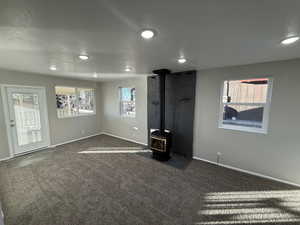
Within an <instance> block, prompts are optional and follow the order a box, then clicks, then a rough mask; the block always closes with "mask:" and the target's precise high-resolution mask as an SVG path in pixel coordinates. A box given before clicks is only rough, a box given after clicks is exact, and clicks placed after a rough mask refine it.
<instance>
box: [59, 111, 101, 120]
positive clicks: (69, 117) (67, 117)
mask: <svg viewBox="0 0 300 225" xmlns="http://www.w3.org/2000/svg"><path fill="white" fill-rule="evenodd" d="M95 115H96V113H91V114H82V115H77V116H64V117H59V116H57V118H58V119H59V120H62V119H72V118H78V117H88V116H95Z"/></svg>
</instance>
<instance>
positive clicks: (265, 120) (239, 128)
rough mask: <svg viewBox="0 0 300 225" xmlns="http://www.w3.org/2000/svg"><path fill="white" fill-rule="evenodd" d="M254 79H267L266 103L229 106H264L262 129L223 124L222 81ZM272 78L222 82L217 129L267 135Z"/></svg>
mask: <svg viewBox="0 0 300 225" xmlns="http://www.w3.org/2000/svg"><path fill="white" fill-rule="evenodd" d="M256 78H268V90H267V91H268V93H267V99H266V103H230V104H231V105H235V104H236V105H262V106H264V113H263V122H262V128H255V127H245V126H238V125H229V124H223V110H224V105H225V104H224V103H223V93H224V81H226V80H229V81H230V80H243V79H256ZM273 80H274V79H273V78H272V77H268V76H263V77H252V78H236V79H225V80H222V84H221V88H220V90H221V93H220V109H219V123H218V127H219V128H222V129H226V130H237V131H244V132H251V133H260V134H267V133H268V127H269V117H270V107H271V99H272V89H273Z"/></svg>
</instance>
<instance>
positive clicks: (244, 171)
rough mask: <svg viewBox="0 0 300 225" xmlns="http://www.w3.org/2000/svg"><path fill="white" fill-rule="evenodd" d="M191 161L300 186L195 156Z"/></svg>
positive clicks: (299, 185) (298, 185)
mask: <svg viewBox="0 0 300 225" xmlns="http://www.w3.org/2000/svg"><path fill="white" fill-rule="evenodd" d="M193 159H195V160H200V161H203V162H207V163H211V164H214V165H217V166H222V167H225V168H228V169H232V170H236V171H239V172H242V173H247V174H250V175H254V176H257V177H262V178H266V179H269V180H274V181H277V182H281V183H285V184H289V185H293V186H297V187H300V184H296V183H293V182H290V181H286V180H282V179H279V178H275V177H271V176H267V175H263V174H260V173H256V172H252V171H249V170H244V169H240V168H237V167H233V166H229V165H225V164H222V163H216V162H213V161H210V160H207V159H203V158H199V157H196V156H193Z"/></svg>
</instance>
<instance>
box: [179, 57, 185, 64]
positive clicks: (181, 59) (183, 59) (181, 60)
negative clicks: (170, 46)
mask: <svg viewBox="0 0 300 225" xmlns="http://www.w3.org/2000/svg"><path fill="white" fill-rule="evenodd" d="M177 62H178V63H180V64H183V63H186V58H179V59H178V60H177Z"/></svg>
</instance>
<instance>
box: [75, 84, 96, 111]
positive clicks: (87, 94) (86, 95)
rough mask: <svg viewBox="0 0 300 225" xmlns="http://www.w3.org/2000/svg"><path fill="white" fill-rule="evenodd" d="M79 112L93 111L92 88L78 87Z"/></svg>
mask: <svg viewBox="0 0 300 225" xmlns="http://www.w3.org/2000/svg"><path fill="white" fill-rule="evenodd" d="M78 108H79V114H92V113H94V90H93V89H85V88H78Z"/></svg>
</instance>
